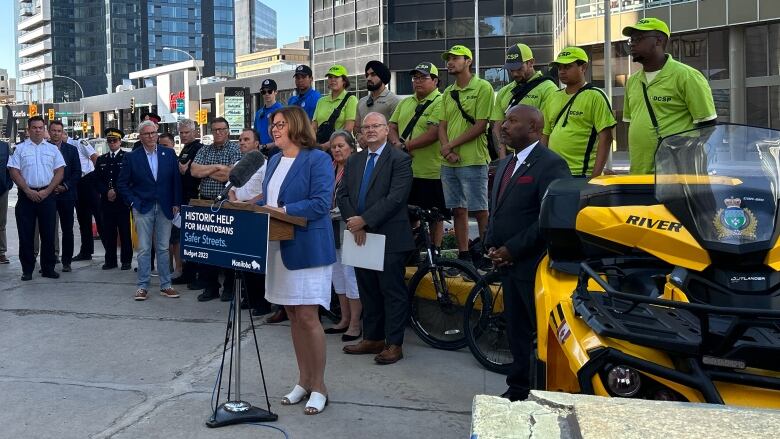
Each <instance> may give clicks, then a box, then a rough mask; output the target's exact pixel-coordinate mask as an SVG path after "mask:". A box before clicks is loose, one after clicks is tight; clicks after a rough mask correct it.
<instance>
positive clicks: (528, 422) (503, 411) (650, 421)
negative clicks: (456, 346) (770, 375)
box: [471, 391, 780, 439]
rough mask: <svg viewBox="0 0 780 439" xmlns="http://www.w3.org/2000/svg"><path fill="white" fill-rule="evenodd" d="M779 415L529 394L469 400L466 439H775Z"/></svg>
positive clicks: (717, 407) (727, 408) (707, 406)
mask: <svg viewBox="0 0 780 439" xmlns="http://www.w3.org/2000/svg"><path fill="white" fill-rule="evenodd" d="M778 437H780V411H773V410H754V409H746V408H739V407H730V406H721V405H711V404H690V403H680V402H663V401H645V400H638V399H624V398H602V397H599V396H591V395H572V394H567V393H556V392H542V391H532V392H531V396H530V397H529V398H528V399H527V400H525V401H518V402H509V401H508V400H506V399H503V398H499V397H496V396H487V395H477V396H476V397H475V398H474V404H473V410H472V419H471V439H515V438H523V439H526V438H533V439H541V438H544V439H548V438H567V439H568V438H572V439H574V438H582V439H596V438H598V439H605V438H620V439H634V438H636V439H676V438H686V439H687V438H707V439H717V438H723V439H726V438H728V439H735V438H751V439H759V438H767V439H769V438H772V439H774V438H778Z"/></svg>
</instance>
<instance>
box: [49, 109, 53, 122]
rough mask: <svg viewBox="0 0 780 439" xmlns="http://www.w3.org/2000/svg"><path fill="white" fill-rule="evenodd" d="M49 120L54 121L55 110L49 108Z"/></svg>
mask: <svg viewBox="0 0 780 439" xmlns="http://www.w3.org/2000/svg"><path fill="white" fill-rule="evenodd" d="M48 113H49V120H50V121H52V120H54V108H49V112H48Z"/></svg>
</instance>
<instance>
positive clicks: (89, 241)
mask: <svg viewBox="0 0 780 439" xmlns="http://www.w3.org/2000/svg"><path fill="white" fill-rule="evenodd" d="M78 194H79V199H78V200H77V201H76V217H77V218H78V221H79V232H81V250H79V254H81V255H88V256H92V253H94V252H95V242H94V239H93V238H92V217H93V216H94V217H95V224H97V229H98V233H99V234H100V235H102V234H103V232H102V231H101V226H102V222H103V221H102V218H101V217H100V195H99V194H98V191H97V180H96V178H95V173H94V172H90V173H89V174H87V175H85V176H83V177H81V179H80V180H79V184H78Z"/></svg>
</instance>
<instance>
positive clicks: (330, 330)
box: [325, 326, 349, 334]
mask: <svg viewBox="0 0 780 439" xmlns="http://www.w3.org/2000/svg"><path fill="white" fill-rule="evenodd" d="M347 329H349V326H345V327H343V328H328V329H326V330H325V333H326V334H343V333H345V332H347Z"/></svg>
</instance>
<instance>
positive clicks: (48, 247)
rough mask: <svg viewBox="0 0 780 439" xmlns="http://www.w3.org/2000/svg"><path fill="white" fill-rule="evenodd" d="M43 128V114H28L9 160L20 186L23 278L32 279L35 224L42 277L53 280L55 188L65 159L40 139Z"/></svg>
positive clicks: (18, 224) (18, 207) (18, 210)
mask: <svg viewBox="0 0 780 439" xmlns="http://www.w3.org/2000/svg"><path fill="white" fill-rule="evenodd" d="M45 130H46V128H45V124H44V121H43V117H41V116H33V117H31V118H30V119H29V120H28V121H27V131H28V133H29V138H28V139H27V140H25V141H24V142H22V143H20V144H18V145H17V146H16V151H14V155H12V156H11V158H10V159H9V160H8V171H9V173H10V174H11V179H13V181H14V183H16V185H17V186H18V187H19V200H18V201H17V202H16V227H17V229H18V232H19V260H20V261H21V263H22V280H30V279H32V273H33V270H34V269H35V255H34V252H33V237H34V235H35V224H36V223H38V227H39V229H40V235H41V273H42V276H43V277H50V278H53V279H57V278H58V277H60V275H59V273H57V272H56V271H54V264H55V262H56V258H55V256H54V230H55V226H56V223H55V219H54V218H55V213H56V211H57V204H56V203H57V202H56V197H55V196H54V188H56V187H57V185H59V184H60V183H61V182H62V178H63V174H64V172H65V159H64V158H63V157H62V154H61V153H60V150H59V149H58V148H57V147H56V146H54V145H52V144H51V143H49V142H47V141H45V140H44V139H43V136H44V132H45Z"/></svg>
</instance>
